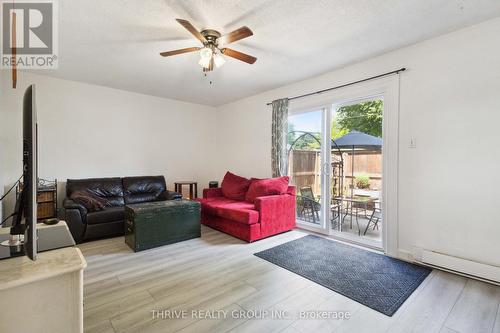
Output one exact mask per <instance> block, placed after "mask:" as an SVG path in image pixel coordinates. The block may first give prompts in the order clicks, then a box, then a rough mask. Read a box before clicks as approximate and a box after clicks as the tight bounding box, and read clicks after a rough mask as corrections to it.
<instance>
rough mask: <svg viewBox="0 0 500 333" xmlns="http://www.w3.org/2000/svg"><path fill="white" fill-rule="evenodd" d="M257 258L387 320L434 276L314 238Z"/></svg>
mask: <svg viewBox="0 0 500 333" xmlns="http://www.w3.org/2000/svg"><path fill="white" fill-rule="evenodd" d="M255 255H256V256H257V257H259V258H262V259H265V260H267V261H269V262H271V263H273V264H275V265H278V266H280V267H283V268H285V269H287V270H289V271H291V272H294V273H296V274H299V275H301V276H303V277H305V278H307V279H309V280H311V281H313V282H316V283H318V284H320V285H322V286H324V287H326V288H329V289H331V290H333V291H335V292H337V293H339V294H342V295H344V296H346V297H349V298H351V299H353V300H355V301H357V302H359V303H361V304H364V305H366V306H368V307H370V308H372V309H373V310H376V311H379V312H381V313H383V314H385V315H387V316H392V315H393V314H394V313H395V312H396V311H397V309H398V308H399V307H400V306H401V304H403V303H404V301H405V300H406V299H407V298H408V297H409V296H410V295H411V294H412V293H413V291H415V289H417V287H418V286H419V285H420V283H422V281H424V279H425V278H426V277H427V275H429V273H430V272H431V269H429V268H427V267H422V266H417V265H414V264H411V263H408V262H404V261H401V260H398V259H394V258H390V257H387V256H384V255H381V254H378V253H374V252H370V251H366V250H362V249H359V248H357V247H354V246H349V245H345V244H342V243H339V242H335V241H332V240H328V239H325V238H322V237H318V236H314V235H308V236H305V237H302V238H299V239H296V240H293V241H291V242H288V243H285V244H282V245H278V246H276V247H273V248H270V249H267V250H264V251H262V252H258V253H255Z"/></svg>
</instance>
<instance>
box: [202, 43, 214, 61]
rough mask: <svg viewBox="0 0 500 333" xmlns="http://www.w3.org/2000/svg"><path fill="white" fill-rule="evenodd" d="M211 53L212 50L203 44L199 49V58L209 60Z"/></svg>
mask: <svg viewBox="0 0 500 333" xmlns="http://www.w3.org/2000/svg"><path fill="white" fill-rule="evenodd" d="M213 53H214V52H213V51H212V49H211V48H209V47H206V46H205V47H204V48H202V49H201V50H200V57H201V59H207V61H210V58H211V57H212V54H213Z"/></svg>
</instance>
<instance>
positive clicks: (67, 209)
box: [63, 198, 87, 243]
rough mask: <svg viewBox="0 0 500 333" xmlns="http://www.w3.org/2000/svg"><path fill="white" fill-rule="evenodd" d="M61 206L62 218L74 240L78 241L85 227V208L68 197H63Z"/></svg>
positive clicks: (81, 238)
mask: <svg viewBox="0 0 500 333" xmlns="http://www.w3.org/2000/svg"><path fill="white" fill-rule="evenodd" d="M63 207H64V220H65V221H66V224H67V225H68V228H69V231H70V232H71V235H72V236H73V239H74V240H75V242H77V243H80V242H81V241H82V240H83V236H84V234H85V230H86V229H87V209H86V208H85V207H84V206H83V205H81V204H79V203H76V202H74V201H73V200H71V199H68V198H65V199H64V201H63Z"/></svg>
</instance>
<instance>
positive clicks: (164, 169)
mask: <svg viewBox="0 0 500 333" xmlns="http://www.w3.org/2000/svg"><path fill="white" fill-rule="evenodd" d="M19 79H20V81H19V82H18V88H17V89H16V90H13V89H11V87H10V85H11V81H10V72H8V71H2V72H1V88H0V91H1V99H0V181H1V184H2V187H1V190H0V192H1V191H5V190H6V187H7V186H9V187H10V185H11V184H12V183H13V182H14V181H15V180H16V179H17V178H18V177H19V175H20V174H21V173H22V124H21V122H22V97H23V94H24V91H25V89H26V88H27V87H28V85H29V84H32V83H35V84H36V85H37V86H36V104H37V112H38V140H39V141H38V153H39V177H41V178H47V179H54V178H57V179H58V180H59V181H61V182H65V180H66V179H67V178H87V177H117V176H133V175H164V176H165V177H166V180H167V186H168V188H169V189H171V190H173V182H174V181H176V180H195V181H197V182H199V186H198V187H199V188H203V187H204V186H207V184H208V181H209V180H212V178H213V175H214V168H213V166H212V164H211V161H212V160H213V156H214V155H215V137H214V135H213V127H214V126H215V112H216V110H215V108H213V107H209V106H203V105H197V104H191V103H185V102H180V101H174V100H169V99H164V98H158V97H152V96H147V95H141V94H136V93H131V92H126V91H122V90H116V89H110V88H105V87H100V86H95V85H88V84H83V83H78V82H73V81H66V80H60V79H54V78H49V77H45V76H39V75H34V74H31V73H27V72H20V73H19ZM60 185H61V186H60V191H59V199H61V200H62V198H63V197H64V196H65V193H64V188H65V186H64V184H63V183H61V184H60ZM10 198H11V200H9V201H7V202H6V203H5V204H4V212H5V214H3V215H4V216H7V214H8V213H10V212H11V211H12V207H13V203H12V198H13V196H11V197H10Z"/></svg>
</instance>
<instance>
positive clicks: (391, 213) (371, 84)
mask: <svg viewBox="0 0 500 333" xmlns="http://www.w3.org/2000/svg"><path fill="white" fill-rule="evenodd" d="M399 80H400V76H399V75H391V76H387V77H383V78H379V79H376V80H371V81H367V82H363V83H359V84H356V85H352V86H348V87H344V88H340V89H336V90H332V91H329V92H325V93H321V94H318V95H313V96H310V97H307V98H302V99H297V100H292V101H290V105H289V110H290V111H289V113H290V114H296V113H301V112H306V111H312V110H319V109H323V110H326V111H323V117H322V133H321V135H322V146H323V147H326V146H325V144H326V142H327V140H328V142H329V139H330V137H329V136H330V131H331V129H330V123H331V122H330V121H331V109H332V108H333V107H334V105H339V104H346V103H349V102H353V101H359V100H363V99H369V98H373V97H376V96H381V95H382V96H383V98H384V114H383V118H382V119H383V120H382V141H383V154H382V196H381V199H382V203H381V207H382V218H383V228H382V247H383V250H384V253H385V254H387V255H389V256H392V257H397V254H398V243H399V241H398V229H399V227H398V224H399V223H398V169H399V168H398V166H399V87H400V82H399ZM323 150H324V152H323ZM323 155H324V156H323ZM330 155H331V152H330V151H329V150H328V149H322V158H323V160H322V162H323V166H324V165H325V161H329V158H330ZM327 169H328V171H329V170H330V168H327ZM328 173H329V172H328ZM321 180H322V185H321V186H322V195H325V194H326V197H325V196H324V198H325V200H324V201H323V202H329V201H326V200H329V197H330V191H329V190H326V193H323V191H324V188H329V186H330V181H331V180H330V177H329V176H328V177H327V176H326V175H325V172H324V169H323V172H322V177H321ZM323 206H325V207H323ZM328 206H329V205H322V208H321V209H322V211H321V212H322V213H323V214H322V221H321V227H320V228H317V227H316V228H315V227H314V226H308V225H304V224H302V223H300V224H299V227H301V228H304V229H307V230H312V231H316V232H320V233H324V234H328V235H331V234H332V233H331V228H330V226H329V221H326V219H325V217H324V216H328V220H329V216H330V212H329V207H328ZM327 213H328V214H327ZM325 214H327V215H325ZM343 240H344V241H350V240H349V239H343Z"/></svg>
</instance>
